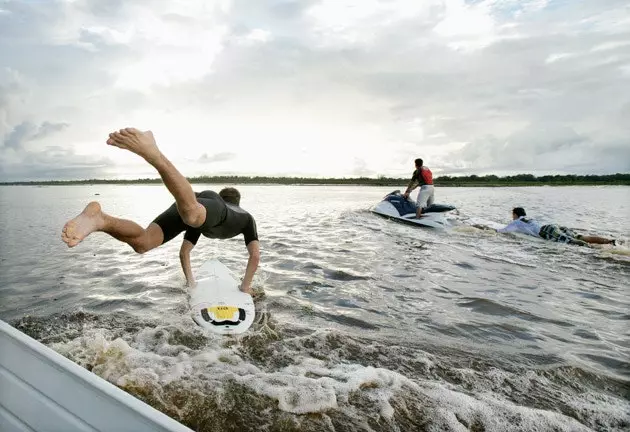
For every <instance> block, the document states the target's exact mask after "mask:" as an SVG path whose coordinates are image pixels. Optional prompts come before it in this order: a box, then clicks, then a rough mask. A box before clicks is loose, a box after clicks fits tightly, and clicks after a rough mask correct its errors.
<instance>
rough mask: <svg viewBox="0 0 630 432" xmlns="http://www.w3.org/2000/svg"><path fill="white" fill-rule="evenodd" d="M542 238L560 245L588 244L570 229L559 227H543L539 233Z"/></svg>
mask: <svg viewBox="0 0 630 432" xmlns="http://www.w3.org/2000/svg"><path fill="white" fill-rule="evenodd" d="M538 235H540V236H541V237H542V238H544V239H546V240H551V241H555V242H560V243H569V244H578V245H582V244H586V242H585V241H583V240H580V238H581V236H580V235H579V234H578V233H576V232H575V231H573V230H572V229H570V228H567V227H563V226H559V225H543V226H542V227H541V228H540V232H539V233H538Z"/></svg>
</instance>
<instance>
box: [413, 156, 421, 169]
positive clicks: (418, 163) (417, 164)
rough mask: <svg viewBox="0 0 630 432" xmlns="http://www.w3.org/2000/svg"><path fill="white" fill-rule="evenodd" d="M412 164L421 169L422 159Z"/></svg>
mask: <svg viewBox="0 0 630 432" xmlns="http://www.w3.org/2000/svg"><path fill="white" fill-rule="evenodd" d="M414 162H415V163H416V166H417V167H421V166H422V159H420V158H418V159H416V160H415V161H414Z"/></svg>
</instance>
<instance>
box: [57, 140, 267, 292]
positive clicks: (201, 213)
mask: <svg viewBox="0 0 630 432" xmlns="http://www.w3.org/2000/svg"><path fill="white" fill-rule="evenodd" d="M107 144H109V145H111V146H115V147H118V148H121V149H125V150H129V151H130V152H132V153H135V154H137V155H138V156H140V157H142V158H143V159H144V160H145V161H147V162H148V163H149V164H151V165H152V166H153V167H154V168H155V169H156V170H157V171H158V173H159V174H160V176H161V177H162V180H163V181H164V184H165V186H166V187H167V188H168V190H169V192H170V193H171V194H172V195H173V197H174V198H175V203H174V204H173V205H172V206H171V207H169V208H168V209H167V210H166V211H164V212H163V213H162V214H161V215H159V216H158V217H157V218H155V219H154V221H153V222H151V223H150V224H149V226H148V227H147V228H142V227H141V226H140V225H138V224H137V223H135V222H133V221H130V220H126V219H119V218H116V217H113V216H111V215H108V214H106V213H104V212H103V211H102V209H101V205H100V204H99V203H98V202H96V201H93V202H91V203H89V204H88V205H87V206H86V207H85V209H84V210H83V212H81V214H79V215H78V216H77V217H75V218H74V219H72V220H70V221H68V222H67V223H66V224H65V225H64V227H63V230H62V233H61V239H62V240H63V241H64V242H65V243H66V244H67V245H68V247H74V246H76V245H78V244H79V243H80V242H81V241H82V240H83V239H85V238H86V237H87V236H88V235H90V234H91V233H93V232H97V231H101V232H104V233H107V234H109V235H110V236H112V237H114V238H115V239H117V240H120V241H122V242H124V243H127V244H128V245H129V246H131V247H132V248H133V250H134V251H136V252H138V253H145V252H148V251H150V250H151V249H155V248H156V247H158V246H160V245H162V244H164V243H166V242H168V241H169V240H172V239H173V238H174V237H176V236H177V235H178V234H180V233H181V232H183V231H185V234H184V241H183V243H182V246H181V249H180V252H179V257H180V262H181V265H182V269H183V271H184V275H185V276H186V282H187V283H188V285H189V286H193V285H194V284H195V279H194V276H193V273H192V270H191V267H190V252H191V251H192V249H193V248H194V246H195V244H196V243H197V240H198V239H199V237H200V236H201V235H202V234H203V235H204V236H206V237H209V238H219V239H227V238H231V237H235V236H237V235H239V234H243V236H244V238H245V246H246V247H247V251H248V252H249V260H248V262H247V268H246V270H245V276H244V277H243V280H242V282H241V287H240V288H241V291H243V292H246V293H248V294H252V293H253V291H252V288H251V284H252V280H253V278H254V274H255V273H256V269H257V268H258V264H259V262H260V246H259V242H258V233H257V230H256V222H255V221H254V218H253V217H252V215H250V214H249V213H248V212H246V211H245V210H243V209H242V208H241V207H240V198H241V195H240V193H239V191H238V190H236V189H234V188H225V189H223V190H221V191H220V192H219V193H218V194H217V193H216V192H213V191H209V190H208V191H203V192H201V193H195V192H193V189H192V186H191V185H190V183H188V180H186V178H185V177H184V176H183V175H182V174H181V173H180V172H179V171H178V170H177V169H176V168H175V166H174V165H173V164H172V163H171V162H170V161H169V160H168V159H167V158H166V156H164V154H163V153H162V152H161V151H160V149H159V148H158V146H157V144H156V142H155V139H154V138H153V133H152V132H151V131H146V132H141V131H139V130H137V129H134V128H127V129H121V130H120V131H118V132H112V133H111V134H109V139H107Z"/></svg>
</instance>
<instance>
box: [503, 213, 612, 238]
mask: <svg viewBox="0 0 630 432" xmlns="http://www.w3.org/2000/svg"><path fill="white" fill-rule="evenodd" d="M496 231H497V232H499V233H510V232H515V233H521V234H527V235H531V236H534V237H542V238H544V239H546V240H551V241H556V242H561V243H568V244H574V245H578V246H588V245H589V244H613V245H614V244H616V241H615V240H614V239H607V238H604V237H599V236H589V235H583V234H579V233H577V232H575V231H574V230H572V229H570V228H567V227H563V226H560V225H556V224H548V225H542V224H540V223H539V222H538V221H537V220H536V219H532V218H528V217H527V213H525V209H523V208H522V207H515V208H514V209H512V222H510V223H509V224H508V225H506V226H505V227H503V228H500V229H498V230H496Z"/></svg>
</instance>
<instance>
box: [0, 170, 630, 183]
mask: <svg viewBox="0 0 630 432" xmlns="http://www.w3.org/2000/svg"><path fill="white" fill-rule="evenodd" d="M188 180H189V181H190V182H191V183H208V184H280V185H360V186H404V185H406V184H407V183H408V182H409V178H393V177H385V176H379V177H377V178H372V177H344V178H310V177H263V176H253V177H252V176H213V177H208V176H201V177H190V178H188ZM160 183H162V180H161V179H160V178H143V179H134V180H104V179H90V180H48V181H26V182H4V183H0V185H3V186H14V185H42V186H44V185H46V186H54V185H62V186H65V185H97V184H121V185H128V184H160ZM434 183H435V185H436V186H537V185H538V186H542V185H554V186H569V185H627V186H630V173H628V174H621V173H618V174H610V175H574V174H569V175H545V176H540V177H536V176H534V175H532V174H517V175H513V176H505V177H498V176H496V175H486V176H477V175H474V174H473V175H470V176H461V177H451V176H440V177H436V178H435V179H434Z"/></svg>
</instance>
